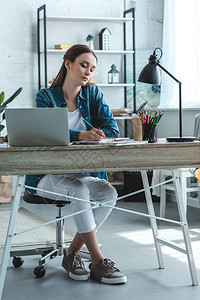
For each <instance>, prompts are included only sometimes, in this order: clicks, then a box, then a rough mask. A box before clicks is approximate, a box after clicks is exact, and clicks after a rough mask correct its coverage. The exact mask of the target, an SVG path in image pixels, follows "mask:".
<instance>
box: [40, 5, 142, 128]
mask: <svg viewBox="0 0 200 300" xmlns="http://www.w3.org/2000/svg"><path fill="white" fill-rule="evenodd" d="M130 14H131V17H128V16H127V15H130ZM47 21H53V22H54V21H56V22H57V21H63V22H104V23H113V22H114V23H121V24H122V25H123V50H109V51H103V50H94V52H95V53H96V54H98V55H101V54H102V55H105V54H108V55H109V54H113V55H123V57H124V66H123V72H124V78H123V82H122V83H119V84H106V83H99V84H98V85H99V86H102V87H118V88H119V87H121V88H124V107H125V108H126V107H127V88H130V87H132V88H133V112H136V88H135V26H134V22H135V9H134V8H131V9H128V10H126V11H124V12H123V18H113V17H110V18H109V17H70V16H69V17H66V16H61V17H58V16H55V17H47V15H46V5H42V6H41V7H39V8H38V9H37V42H38V89H39V90H40V89H41V88H42V85H41V55H43V56H44V86H45V88H47V87H48V82H47V54H50V53H51V54H55V53H56V54H59V52H60V53H63V52H65V51H66V49H47ZM41 22H43V39H44V40H43V49H42V50H41V35H40V33H41ZM127 22H131V23H132V49H126V33H127V27H126V24H127ZM127 55H129V56H131V55H132V61H133V63H132V64H133V82H131V83H127ZM126 123H127V122H126V121H125V132H127V124H126Z"/></svg>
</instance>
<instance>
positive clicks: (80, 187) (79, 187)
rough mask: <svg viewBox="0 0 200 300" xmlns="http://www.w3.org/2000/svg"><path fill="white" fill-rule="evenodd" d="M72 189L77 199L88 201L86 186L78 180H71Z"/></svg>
mask: <svg viewBox="0 0 200 300" xmlns="http://www.w3.org/2000/svg"><path fill="white" fill-rule="evenodd" d="M71 182H72V183H73V188H74V189H75V190H76V196H77V197H78V198H83V199H89V190H88V188H87V186H86V185H85V184H84V183H82V182H81V181H80V180H79V179H78V178H73V179H72V181H71Z"/></svg>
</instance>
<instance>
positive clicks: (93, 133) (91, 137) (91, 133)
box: [78, 128, 106, 141]
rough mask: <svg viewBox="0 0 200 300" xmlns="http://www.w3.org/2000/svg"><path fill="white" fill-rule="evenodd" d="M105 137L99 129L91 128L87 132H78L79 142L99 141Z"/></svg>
mask: <svg viewBox="0 0 200 300" xmlns="http://www.w3.org/2000/svg"><path fill="white" fill-rule="evenodd" d="M105 138H106V136H105V134H104V132H103V131H102V130H100V129H96V128H93V129H91V130H88V131H80V133H79V135H78V140H79V141H82V140H84V141H100V140H102V139H105Z"/></svg>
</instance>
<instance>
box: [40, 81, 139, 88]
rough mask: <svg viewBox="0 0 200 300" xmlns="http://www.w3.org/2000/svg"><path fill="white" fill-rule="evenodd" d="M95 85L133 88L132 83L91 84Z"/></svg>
mask: <svg viewBox="0 0 200 300" xmlns="http://www.w3.org/2000/svg"><path fill="white" fill-rule="evenodd" d="M92 84H95V85H97V86H102V87H103V86H104V87H129V86H130V87H131V86H135V84H134V83H98V82H97V83H92ZM48 87H50V84H48ZM43 88H44V87H43Z"/></svg>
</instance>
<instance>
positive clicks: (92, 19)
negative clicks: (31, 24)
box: [40, 16, 134, 23]
mask: <svg viewBox="0 0 200 300" xmlns="http://www.w3.org/2000/svg"><path fill="white" fill-rule="evenodd" d="M43 20H44V18H41V19H40V21H43ZM46 20H47V21H55V22H58V21H60V22H107V23H125V22H130V21H134V18H109V17H64V16H63V17H47V18H46Z"/></svg>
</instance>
